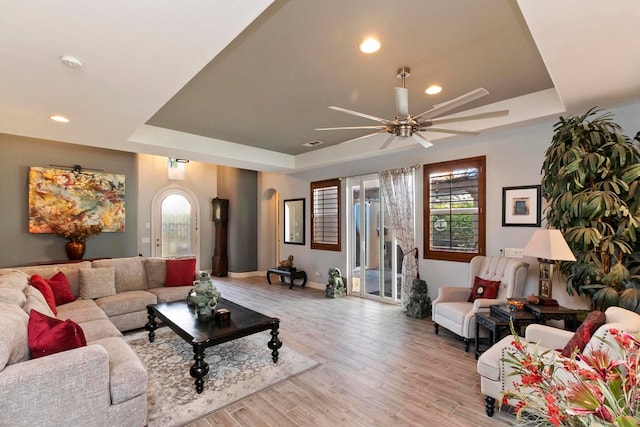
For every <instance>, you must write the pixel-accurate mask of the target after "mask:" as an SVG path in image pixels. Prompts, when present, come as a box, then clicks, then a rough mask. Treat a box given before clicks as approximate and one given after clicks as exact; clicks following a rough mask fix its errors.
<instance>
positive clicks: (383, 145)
mask: <svg viewBox="0 0 640 427" xmlns="http://www.w3.org/2000/svg"><path fill="white" fill-rule="evenodd" d="M394 139H396V136H395V135H394V134H391V135H390V136H389V138H387V140H386V141H385V142H384V143H383V144H382V145H381V146H380V148H378V150H384V149H385V148H387V147H388V146H389V144H391V142H393V140H394Z"/></svg>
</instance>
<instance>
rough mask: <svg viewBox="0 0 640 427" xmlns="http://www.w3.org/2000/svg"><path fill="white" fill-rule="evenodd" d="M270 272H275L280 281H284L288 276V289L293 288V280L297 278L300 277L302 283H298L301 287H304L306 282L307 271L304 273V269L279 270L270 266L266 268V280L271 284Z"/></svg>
mask: <svg viewBox="0 0 640 427" xmlns="http://www.w3.org/2000/svg"><path fill="white" fill-rule="evenodd" d="M271 274H277V275H278V276H280V281H281V282H284V281H285V280H284V278H285V277H288V278H289V289H293V281H294V280H297V279H302V283H301V284H300V286H301V287H303V288H304V286H305V285H306V284H307V273H305V272H304V271H297V270H280V269H278V268H270V269H268V270H267V282H269V284H271V277H270V275H271Z"/></svg>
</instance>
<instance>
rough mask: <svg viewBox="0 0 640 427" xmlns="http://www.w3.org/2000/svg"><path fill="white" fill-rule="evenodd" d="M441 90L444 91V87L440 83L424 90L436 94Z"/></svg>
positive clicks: (428, 93) (429, 93)
mask: <svg viewBox="0 0 640 427" xmlns="http://www.w3.org/2000/svg"><path fill="white" fill-rule="evenodd" d="M440 92H442V88H441V87H440V86H438V85H431V86H429V87H428V88H427V89H426V90H425V91H424V93H426V94H427V95H436V94H438V93H440Z"/></svg>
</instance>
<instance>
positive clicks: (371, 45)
mask: <svg viewBox="0 0 640 427" xmlns="http://www.w3.org/2000/svg"><path fill="white" fill-rule="evenodd" d="M378 50H380V42H379V41H378V40H376V39H374V38H373V37H369V38H367V39H365V40H364V41H363V42H362V43H360V52H362V53H374V52H377V51H378Z"/></svg>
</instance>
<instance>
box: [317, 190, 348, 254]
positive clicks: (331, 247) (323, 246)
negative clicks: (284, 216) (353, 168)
mask: <svg viewBox="0 0 640 427" xmlns="http://www.w3.org/2000/svg"><path fill="white" fill-rule="evenodd" d="M331 187H336V189H337V195H336V197H337V207H338V213H337V216H338V218H337V233H338V234H337V237H338V239H337V240H338V241H337V243H324V242H317V241H316V234H315V213H316V200H315V197H314V190H318V189H322V188H331ZM341 187H342V181H341V180H340V179H339V178H333V179H327V180H324V181H315V182H312V183H311V199H310V200H311V209H310V211H311V212H310V215H311V221H310V222H311V249H319V250H325V251H337V252H340V251H341V250H342V188H341Z"/></svg>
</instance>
